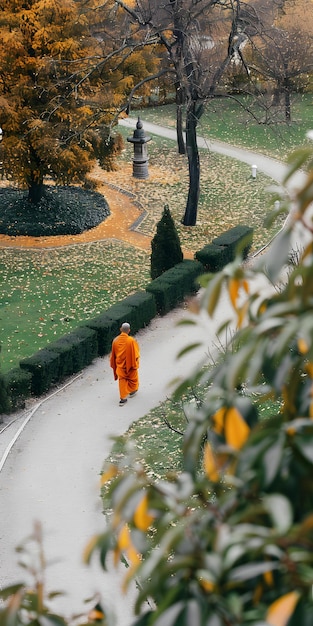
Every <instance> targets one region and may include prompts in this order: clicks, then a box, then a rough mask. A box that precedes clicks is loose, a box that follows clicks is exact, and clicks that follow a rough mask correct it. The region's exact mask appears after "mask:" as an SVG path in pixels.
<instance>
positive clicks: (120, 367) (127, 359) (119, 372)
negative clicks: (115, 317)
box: [110, 333, 140, 400]
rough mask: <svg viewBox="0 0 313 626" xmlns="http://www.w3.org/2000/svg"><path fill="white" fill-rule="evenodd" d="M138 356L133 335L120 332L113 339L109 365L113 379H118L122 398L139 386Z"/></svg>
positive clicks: (138, 352) (137, 347) (136, 344)
mask: <svg viewBox="0 0 313 626" xmlns="http://www.w3.org/2000/svg"><path fill="white" fill-rule="evenodd" d="M139 357H140V351H139V346H138V343H137V341H136V339H134V337H130V336H129V335H128V334H127V333H121V334H120V335H118V337H115V339H113V342H112V352H111V356H110V366H111V367H112V369H113V374H114V379H115V380H117V379H118V384H119V391H120V397H121V398H122V399H123V400H124V399H125V398H126V397H127V396H128V394H129V393H132V392H134V391H137V389H138V387H139V376H138V368H139Z"/></svg>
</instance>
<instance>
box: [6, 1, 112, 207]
mask: <svg viewBox="0 0 313 626" xmlns="http://www.w3.org/2000/svg"><path fill="white" fill-rule="evenodd" d="M88 8H90V6H89V5H88V3H85V2H80V1H79V0H77V1H73V0H28V2H26V3H25V2H24V1H22V0H16V1H15V2H14V3H12V2H10V1H9V0H2V2H1V3H0V58H1V70H0V102H1V116H0V124H1V127H2V129H3V141H2V146H1V151H2V158H1V161H2V165H1V168H2V173H3V174H4V175H5V176H6V177H7V178H8V179H11V180H14V181H16V182H18V183H19V184H21V185H22V186H24V187H26V188H27V189H28V198H29V201H30V202H31V203H34V204H36V203H38V202H39V201H40V199H41V197H42V195H43V194H44V177H45V176H49V177H51V178H52V179H53V180H55V181H56V182H58V183H62V184H68V183H69V182H70V181H76V182H78V181H81V180H83V179H84V177H85V174H86V172H87V171H88V170H89V169H90V167H91V164H92V157H93V153H92V149H91V144H90V142H88V141H85V139H84V138H83V136H82V133H83V131H84V130H85V129H86V127H88V126H89V127H91V126H92V124H94V123H95V122H96V123H97V124H100V123H101V121H103V114H102V111H103V110H104V109H107V108H108V104H110V106H112V102H114V99H113V95H112V92H111V89H107V90H106V92H105V94H103V92H101V91H100V87H101V86H102V83H101V81H100V77H99V75H97V73H95V72H93V73H91V68H92V67H94V66H95V64H96V61H95V57H96V56H97V54H100V52H101V50H100V48H99V45H98V42H97V40H96V39H95V38H94V37H92V36H91V34H90V30H89V25H88V19H87V10H88ZM104 100H105V101H106V105H105V102H104Z"/></svg>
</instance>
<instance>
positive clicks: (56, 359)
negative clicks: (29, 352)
mask: <svg viewBox="0 0 313 626" xmlns="http://www.w3.org/2000/svg"><path fill="white" fill-rule="evenodd" d="M20 366H21V368H23V369H26V370H28V371H29V372H30V373H31V375H32V379H31V392H32V394H33V395H34V396H40V395H41V394H43V393H45V392H46V391H48V389H49V388H50V387H51V385H52V384H53V383H55V382H57V380H58V379H59V370H60V355H59V354H58V353H57V352H52V351H51V350H48V349H47V348H43V349H42V350H38V352H36V353H35V354H34V355H33V356H31V357H29V358H27V359H23V360H22V361H21V362H20Z"/></svg>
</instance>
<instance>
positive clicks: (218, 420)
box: [212, 406, 227, 435]
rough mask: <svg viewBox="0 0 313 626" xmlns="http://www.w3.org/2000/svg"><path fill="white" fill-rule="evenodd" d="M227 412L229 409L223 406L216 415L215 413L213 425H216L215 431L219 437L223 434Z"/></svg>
mask: <svg viewBox="0 0 313 626" xmlns="http://www.w3.org/2000/svg"><path fill="white" fill-rule="evenodd" d="M226 412H227V407H225V406H223V407H222V408H221V409H219V410H218V411H216V413H214V415H213V417H212V419H213V423H214V430H215V432H216V433H217V434H218V435H221V434H222V433H223V430H224V421H225V415H226Z"/></svg>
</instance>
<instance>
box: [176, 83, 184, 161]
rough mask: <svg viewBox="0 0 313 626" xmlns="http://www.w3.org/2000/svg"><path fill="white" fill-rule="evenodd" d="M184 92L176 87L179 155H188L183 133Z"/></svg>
mask: <svg viewBox="0 0 313 626" xmlns="http://www.w3.org/2000/svg"><path fill="white" fill-rule="evenodd" d="M182 93H183V90H182V89H181V87H179V86H178V87H176V132H177V148H178V154H186V146H185V141H184V133H183V104H184V102H183V100H184V99H183V95H182Z"/></svg>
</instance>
